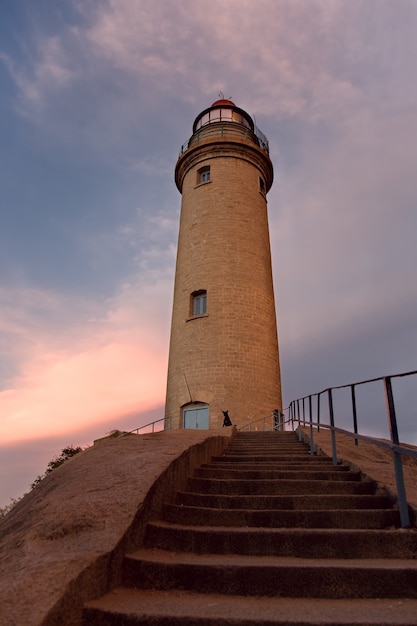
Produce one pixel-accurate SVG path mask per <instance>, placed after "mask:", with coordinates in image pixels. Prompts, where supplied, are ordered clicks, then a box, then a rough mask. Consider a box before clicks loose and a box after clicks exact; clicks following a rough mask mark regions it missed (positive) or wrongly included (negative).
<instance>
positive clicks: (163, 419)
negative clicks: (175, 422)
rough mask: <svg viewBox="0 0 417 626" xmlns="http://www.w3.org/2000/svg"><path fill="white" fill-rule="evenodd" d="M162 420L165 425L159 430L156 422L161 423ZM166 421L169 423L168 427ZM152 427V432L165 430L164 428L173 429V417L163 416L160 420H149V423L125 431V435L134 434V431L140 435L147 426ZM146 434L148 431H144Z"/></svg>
mask: <svg viewBox="0 0 417 626" xmlns="http://www.w3.org/2000/svg"><path fill="white" fill-rule="evenodd" d="M160 422H164V426H163V428H159V429H158V430H155V424H159V423H160ZM166 422H167V423H168V427H166ZM149 427H151V433H154V432H158V433H160V432H163V431H164V430H171V429H172V418H171V417H161V418H160V419H159V420H155V421H154V422H149V424H144V425H143V426H139V427H138V428H134V429H133V430H130V431H129V432H128V433H123V436H125V435H133V434H134V433H136V434H137V435H140V431H141V430H143V429H145V428H149ZM147 432H148V431H147ZM144 434H146V433H144Z"/></svg>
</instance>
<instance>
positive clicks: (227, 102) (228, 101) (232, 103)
mask: <svg viewBox="0 0 417 626" xmlns="http://www.w3.org/2000/svg"><path fill="white" fill-rule="evenodd" d="M221 104H228V105H229V106H232V107H234V106H236V105H235V103H234V102H232V101H231V100H225V99H224V98H223V99H222V100H216V102H213V104H212V105H211V106H212V107H217V106H219V105H221Z"/></svg>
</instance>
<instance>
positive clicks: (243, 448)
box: [224, 443, 309, 454]
mask: <svg viewBox="0 0 417 626" xmlns="http://www.w3.org/2000/svg"><path fill="white" fill-rule="evenodd" d="M259 450H260V451H261V452H268V451H271V450H276V451H277V452H280V451H284V452H285V451H287V450H288V451H290V452H293V451H300V452H308V451H309V446H308V445H306V444H304V443H293V444H277V443H270V444H264V445H259V444H240V445H231V446H229V447H227V448H226V449H225V451H224V454H229V453H234V452H237V451H239V452H242V453H244V454H252V453H253V452H257V451H259Z"/></svg>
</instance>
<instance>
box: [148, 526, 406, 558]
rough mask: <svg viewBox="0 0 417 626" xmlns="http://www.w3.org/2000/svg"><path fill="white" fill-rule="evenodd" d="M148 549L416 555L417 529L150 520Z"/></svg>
mask: <svg viewBox="0 0 417 626" xmlns="http://www.w3.org/2000/svg"><path fill="white" fill-rule="evenodd" d="M145 544H146V546H147V547H149V548H156V549H159V550H168V551H173V552H178V551H180V552H195V553H198V554H210V553H211V554H241V555H255V556H256V555H257V556H282V557H297V558H300V559H313V558H321V559H330V558H336V559H366V558H368V559H370V558H385V559H398V558H400V559H406V558H409V559H417V533H416V532H414V531H410V530H402V531H396V530H394V531H393V530H369V529H359V530H358V529H355V530H352V529H334V528H330V529H317V528H314V529H304V528H237V527H225V526H216V527H213V526H188V525H181V524H172V523H169V522H164V521H160V520H159V521H156V522H152V523H150V524H149V525H148V527H147V531H146V537H145Z"/></svg>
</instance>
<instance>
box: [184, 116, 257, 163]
mask: <svg viewBox="0 0 417 626" xmlns="http://www.w3.org/2000/svg"><path fill="white" fill-rule="evenodd" d="M216 138H226V139H227V138H230V139H231V140H232V141H235V140H236V139H244V140H245V141H250V142H251V143H253V144H255V145H256V146H258V147H259V148H261V149H262V150H263V151H264V152H266V154H268V155H269V143H268V139H267V138H266V137H265V135H264V134H263V133H262V132H261V131H260V130H259V129H258V128H256V127H255V132H252V130H251V129H250V128H248V127H247V126H244V125H243V124H238V123H237V122H228V123H227V122H226V123H210V124H206V125H205V126H202V127H201V128H199V129H198V130H197V131H196V132H195V133H194V134H193V135H192V136H191V137H190V139H188V140H187V141H186V142H185V143H184V144H183V145H182V146H181V148H180V153H179V156H181V155H182V154H184V152H185V151H186V150H188V148H190V147H191V146H193V145H195V144H198V143H199V142H200V141H202V140H206V139H216Z"/></svg>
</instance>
